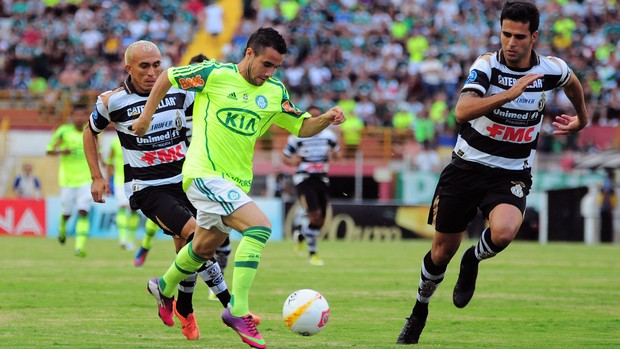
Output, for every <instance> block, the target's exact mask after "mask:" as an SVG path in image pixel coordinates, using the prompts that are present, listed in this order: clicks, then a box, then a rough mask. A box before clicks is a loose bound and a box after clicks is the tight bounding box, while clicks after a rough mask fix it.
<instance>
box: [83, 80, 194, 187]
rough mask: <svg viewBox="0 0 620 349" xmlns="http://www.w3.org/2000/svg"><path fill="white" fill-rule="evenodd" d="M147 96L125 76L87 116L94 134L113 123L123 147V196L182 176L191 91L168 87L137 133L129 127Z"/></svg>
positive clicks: (190, 109)
mask: <svg viewBox="0 0 620 349" xmlns="http://www.w3.org/2000/svg"><path fill="white" fill-rule="evenodd" d="M106 99H107V108H106V105H105V104H104V100H106ZM147 99H148V95H145V94H139V93H137V92H136V91H135V88H134V87H133V86H132V84H131V81H130V77H128V78H127V80H125V83H124V84H123V86H122V87H119V88H117V89H116V90H114V91H107V92H105V93H103V94H101V95H100V96H99V97H98V98H97V104H96V106H95V110H93V113H92V114H91V116H90V120H89V126H90V128H91V130H92V131H93V132H94V133H95V134H99V133H100V132H102V131H103V130H104V129H105V128H106V127H107V126H108V125H109V124H110V123H111V122H112V123H114V127H115V128H116V133H117V135H118V137H119V139H120V141H121V146H122V148H123V160H124V163H125V165H124V173H125V193H126V194H127V197H130V196H131V194H132V193H133V192H135V191H138V190H142V189H144V188H146V187H149V186H158V185H166V184H174V183H180V182H181V180H182V176H181V169H182V167H183V162H184V160H185V154H186V153H187V135H186V132H187V124H186V118H187V117H188V116H191V115H192V109H193V107H194V93H193V92H188V91H184V90H180V89H177V88H175V87H172V88H171V89H170V90H169V91H168V93H167V94H166V96H165V97H164V98H163V99H162V101H161V102H160V103H159V105H158V106H157V111H156V112H155V115H153V118H152V120H151V126H150V127H149V129H148V131H147V132H146V134H145V135H144V136H143V137H139V136H137V135H136V134H135V133H134V132H132V131H129V127H130V126H131V124H133V122H134V120H135V119H137V118H138V116H140V114H141V113H142V110H143V109H144V105H145V104H146V101H147Z"/></svg>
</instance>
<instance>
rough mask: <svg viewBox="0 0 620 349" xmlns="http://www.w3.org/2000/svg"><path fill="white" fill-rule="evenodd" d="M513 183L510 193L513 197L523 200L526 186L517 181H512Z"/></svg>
mask: <svg viewBox="0 0 620 349" xmlns="http://www.w3.org/2000/svg"><path fill="white" fill-rule="evenodd" d="M511 183H512V184H514V185H513V186H512V188H510V192H511V193H512V195H514V196H516V197H518V198H522V197H523V188H525V184H523V182H515V181H512V182H511Z"/></svg>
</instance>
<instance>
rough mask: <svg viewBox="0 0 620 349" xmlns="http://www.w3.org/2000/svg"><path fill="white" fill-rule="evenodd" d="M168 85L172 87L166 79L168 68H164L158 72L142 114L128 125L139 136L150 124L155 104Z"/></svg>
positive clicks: (166, 90)
mask: <svg viewBox="0 0 620 349" xmlns="http://www.w3.org/2000/svg"><path fill="white" fill-rule="evenodd" d="M170 87H172V83H170V80H168V69H166V70H164V71H163V72H161V74H159V77H158V78H157V81H155V85H153V89H152V90H151V93H150V94H149V99H148V100H147V101H146V104H145V105H144V110H143V111H142V114H140V116H139V117H138V118H137V119H136V120H135V121H134V122H133V124H132V125H131V126H130V130H132V131H134V132H135V133H136V134H137V135H138V136H140V137H142V136H144V135H145V134H146V131H148V129H149V126H151V118H152V117H153V115H154V114H155V110H157V105H159V102H161V100H162V99H163V98H164V97H165V96H166V93H168V90H169V89H170Z"/></svg>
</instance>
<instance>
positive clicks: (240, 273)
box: [230, 227, 271, 316]
mask: <svg viewBox="0 0 620 349" xmlns="http://www.w3.org/2000/svg"><path fill="white" fill-rule="evenodd" d="M242 234H243V238H241V242H239V247H237V252H236V253H235V264H234V269H233V281H232V297H231V301H230V305H231V310H230V312H231V313H232V314H233V316H244V315H246V314H247V313H249V312H250V306H249V294H250V288H251V287H252V283H253V282H254V277H255V276H256V270H257V269H258V264H259V262H260V259H261V256H262V251H263V248H264V247H265V244H266V243H267V239H269V235H271V229H270V228H267V227H251V228H248V229H246V230H244V231H243V232H242Z"/></svg>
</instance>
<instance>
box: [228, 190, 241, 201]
mask: <svg viewBox="0 0 620 349" xmlns="http://www.w3.org/2000/svg"><path fill="white" fill-rule="evenodd" d="M227 196H228V199H229V200H232V201H237V200H239V199H240V198H241V194H239V192H238V191H236V190H231V191H229V192H228V194H227Z"/></svg>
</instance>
